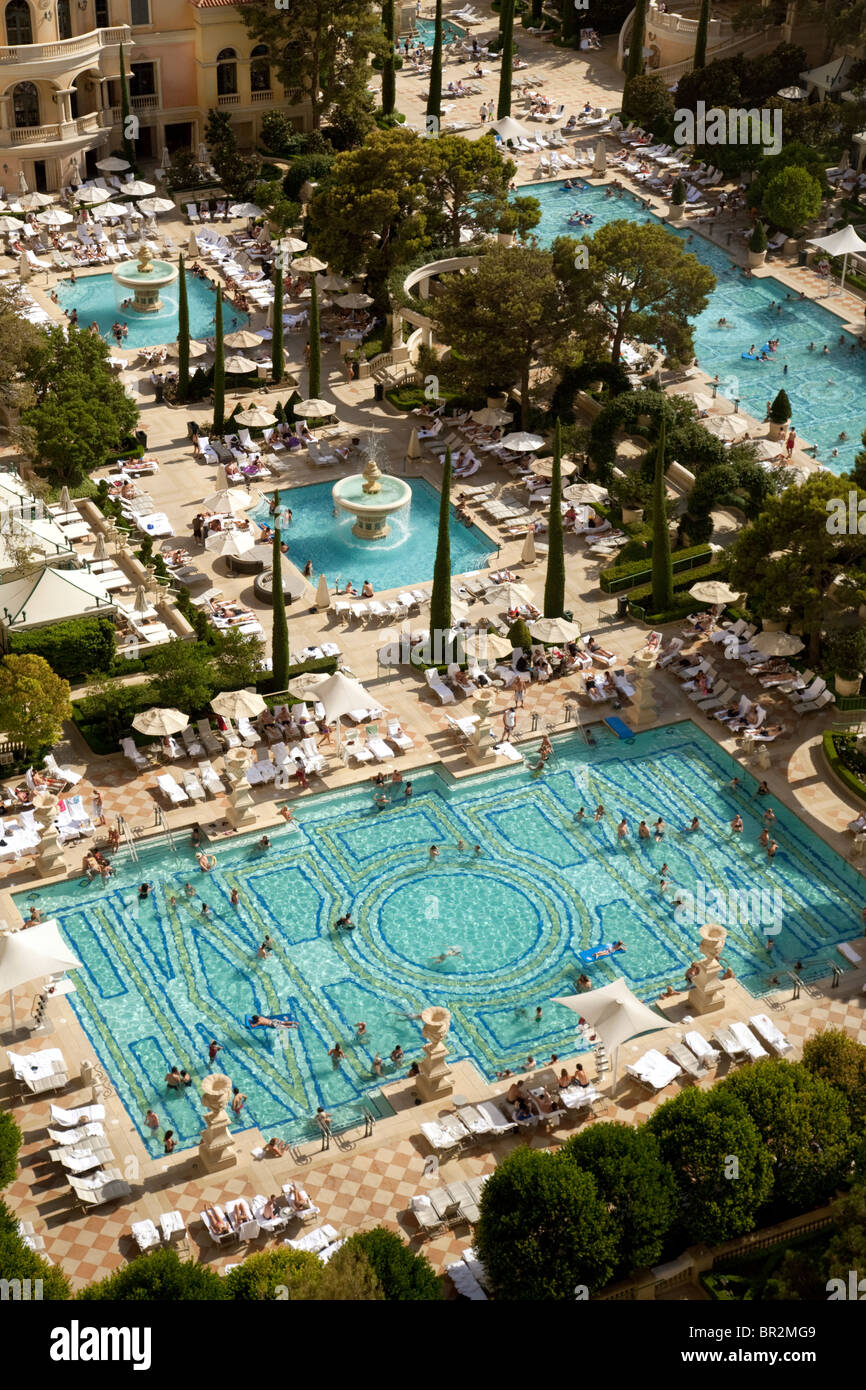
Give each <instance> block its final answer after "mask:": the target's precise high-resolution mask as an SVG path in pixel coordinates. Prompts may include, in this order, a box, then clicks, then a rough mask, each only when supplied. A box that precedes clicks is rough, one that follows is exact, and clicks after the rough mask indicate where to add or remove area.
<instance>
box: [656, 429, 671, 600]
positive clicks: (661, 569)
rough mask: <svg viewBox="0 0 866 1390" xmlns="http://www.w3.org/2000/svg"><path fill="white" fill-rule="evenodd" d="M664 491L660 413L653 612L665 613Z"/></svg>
mask: <svg viewBox="0 0 866 1390" xmlns="http://www.w3.org/2000/svg"><path fill="white" fill-rule="evenodd" d="M666 501H667V498H666V495H665V418H664V416H662V421H661V429H660V431H659V447H658V453H657V454H656V469H655V483H654V488H653V564H652V583H653V595H652V603H653V612H654V613H664V612H665V611H666V610H667V609H668V608H670V607H671V605H672V604H673V601H674V571H673V565H672V564H671V537H670V532H669V531H668V515H667V506H666Z"/></svg>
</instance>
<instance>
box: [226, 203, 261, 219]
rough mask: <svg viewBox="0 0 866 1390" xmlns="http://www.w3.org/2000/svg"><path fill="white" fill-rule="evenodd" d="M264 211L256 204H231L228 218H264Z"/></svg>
mask: <svg viewBox="0 0 866 1390" xmlns="http://www.w3.org/2000/svg"><path fill="white" fill-rule="evenodd" d="M264 215H265V214H264V210H263V209H262V208H260V207H259V205H258V203H232V204H231V206H230V207H229V217H264Z"/></svg>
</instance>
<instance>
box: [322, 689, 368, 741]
mask: <svg viewBox="0 0 866 1390" xmlns="http://www.w3.org/2000/svg"><path fill="white" fill-rule="evenodd" d="M316 699H317V700H321V702H322V704H323V705H324V708H325V718H326V719H328V720H329V721H330V720H331V719H336V721H337V752H338V753H339V751H340V720H341V718H342V716H343V715H344V714H348V713H349V711H350V710H353V709H368V708H369V706H370V696H369V695H368V694H367V691H366V690H365V689H364V687H363V685H361V683H360V681H356V680H353V679H352V677H351V676H346V675H344V674H343V672H342V671H335V672H334V674H333V675H332V676H329V677H328V679H327V680H324V681H322V682H321V684H320V685H317V686H316Z"/></svg>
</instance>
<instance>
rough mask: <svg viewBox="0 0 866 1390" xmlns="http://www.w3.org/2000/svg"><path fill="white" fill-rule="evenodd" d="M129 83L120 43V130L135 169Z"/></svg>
mask: <svg viewBox="0 0 866 1390" xmlns="http://www.w3.org/2000/svg"><path fill="white" fill-rule="evenodd" d="M129 128H130V120H129V85H128V83H127V81H126V66H125V64H124V61H123V44H121V45H120V130H121V136H122V139H123V153H124V156H125V158H126V159H127V160H128V161H129V163H130V164H131V165H132V168H133V170H134V169H135V146H134V144H133V143H132V140H131V139H130V137H129Z"/></svg>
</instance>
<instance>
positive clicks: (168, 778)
mask: <svg viewBox="0 0 866 1390" xmlns="http://www.w3.org/2000/svg"><path fill="white" fill-rule="evenodd" d="M156 785H157V786H158V787H159V790H160V791H161V792H162V794H163V796H164V797H165V799H166V801H167V802H168V804H169V805H170V806H185V805H186V803H187V802H188V801H189V797H188V796H187V794H186V792H185V791H184V789H183V787H181V786H179V785H178V783H177V782H176V781H175V780H174V778H173V777H172V775H171V773H170V772H163V773H162V775H161V776H159V777H157V779H156Z"/></svg>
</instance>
